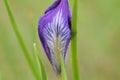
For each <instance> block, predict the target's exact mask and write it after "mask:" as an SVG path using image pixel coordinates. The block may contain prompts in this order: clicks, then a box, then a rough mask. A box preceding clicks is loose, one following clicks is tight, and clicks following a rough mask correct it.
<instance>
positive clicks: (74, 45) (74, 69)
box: [71, 0, 80, 80]
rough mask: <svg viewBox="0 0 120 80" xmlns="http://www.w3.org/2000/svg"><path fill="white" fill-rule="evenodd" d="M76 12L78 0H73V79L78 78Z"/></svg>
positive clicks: (77, 79)
mask: <svg viewBox="0 0 120 80" xmlns="http://www.w3.org/2000/svg"><path fill="white" fill-rule="evenodd" d="M77 13H78V0H74V3H73V11H72V33H74V34H75V35H74V37H73V36H72V40H71V48H72V49H71V50H72V68H73V77H74V80H80V78H79V69H78V53H77V34H76V33H77Z"/></svg>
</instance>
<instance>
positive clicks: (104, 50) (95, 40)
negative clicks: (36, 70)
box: [0, 0, 120, 80]
mask: <svg viewBox="0 0 120 80" xmlns="http://www.w3.org/2000/svg"><path fill="white" fill-rule="evenodd" d="M8 1H9V4H10V6H11V9H12V12H13V14H14V17H15V20H16V22H17V25H18V26H19V31H20V33H21V35H22V37H23V39H24V41H25V44H26V45H27V48H28V49H29V52H30V53H31V54H30V55H31V56H33V60H34V55H33V43H36V44H37V48H38V50H39V53H40V55H41V56H42V61H43V63H44V66H45V69H46V72H47V76H48V80H56V77H55V74H54V72H53V69H52V67H51V65H50V63H49V61H48V59H47V57H46V55H45V53H44V51H43V48H42V46H41V43H40V41H39V37H38V33H37V25H38V20H39V17H40V16H41V15H42V14H43V13H44V11H45V10H46V9H47V8H48V7H49V6H50V5H51V4H52V3H53V2H54V0H8ZM72 1H73V0H69V2H70V7H71V8H72ZM78 4H79V11H78V29H77V30H78V31H77V37H78V55H79V56H78V57H79V68H80V78H81V80H120V0H79V3H78ZM66 70H67V76H68V80H73V77H72V67H71V50H70V47H69V50H68V58H67V65H66ZM0 80H35V78H34V76H33V74H32V72H31V70H30V68H29V66H28V63H27V61H26V59H25V57H24V54H23V52H22V50H21V48H20V46H19V44H18V41H17V39H16V36H15V33H14V31H13V29H12V26H11V24H10V21H9V17H8V14H7V11H6V8H5V5H4V2H3V0H0Z"/></svg>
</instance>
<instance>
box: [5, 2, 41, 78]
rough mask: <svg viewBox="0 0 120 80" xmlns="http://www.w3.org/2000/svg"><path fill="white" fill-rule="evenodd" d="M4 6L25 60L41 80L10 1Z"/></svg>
mask: <svg viewBox="0 0 120 80" xmlns="http://www.w3.org/2000/svg"><path fill="white" fill-rule="evenodd" d="M4 4H5V7H6V10H7V13H8V16H9V19H10V22H11V24H12V27H13V30H14V32H15V34H16V37H17V40H18V42H19V44H20V47H21V49H22V51H23V53H24V55H25V58H26V60H27V62H28V64H29V67H30V68H31V70H32V72H33V74H34V76H35V77H36V80H40V77H39V74H38V72H37V70H36V68H35V66H34V63H33V61H32V58H31V56H30V54H29V52H28V50H27V48H26V46H25V43H24V41H23V38H22V36H21V34H20V32H19V30H18V26H17V24H16V22H15V19H14V16H13V14H12V12H11V9H10V6H9V4H8V1H7V0H4Z"/></svg>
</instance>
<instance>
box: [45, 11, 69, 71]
mask: <svg viewBox="0 0 120 80" xmlns="http://www.w3.org/2000/svg"><path fill="white" fill-rule="evenodd" d="M43 35H44V38H45V40H46V42H47V45H48V47H49V50H50V54H51V60H52V64H53V65H56V57H55V54H58V53H56V51H55V44H56V40H57V38H58V40H59V43H60V44H59V49H60V51H61V53H62V55H64V53H65V49H66V45H67V40H69V39H70V29H69V26H66V22H65V21H64V18H63V15H62V10H59V11H58V12H57V14H56V15H55V17H54V18H53V21H52V22H50V23H48V24H47V25H46V26H45V28H44V31H43ZM53 67H54V69H56V68H55V66H53Z"/></svg>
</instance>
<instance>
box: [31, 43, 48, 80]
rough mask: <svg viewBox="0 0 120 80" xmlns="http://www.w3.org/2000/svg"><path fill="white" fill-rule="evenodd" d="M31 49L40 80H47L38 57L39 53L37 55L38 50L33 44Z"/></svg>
mask: <svg viewBox="0 0 120 80" xmlns="http://www.w3.org/2000/svg"><path fill="white" fill-rule="evenodd" d="M33 47H34V54H35V58H36V62H37V65H38V68H39V71H40V77H41V80H47V76H46V72H45V68H44V66H43V63H42V61H41V58H40V57H39V55H38V54H39V53H38V50H37V48H36V44H35V43H34V44H33Z"/></svg>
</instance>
